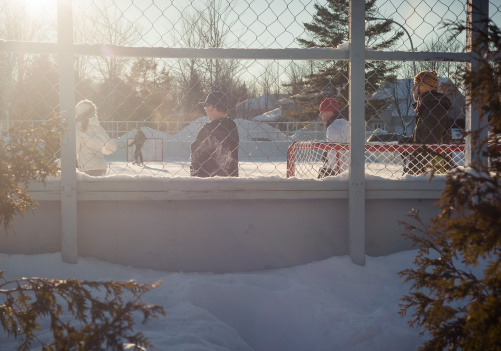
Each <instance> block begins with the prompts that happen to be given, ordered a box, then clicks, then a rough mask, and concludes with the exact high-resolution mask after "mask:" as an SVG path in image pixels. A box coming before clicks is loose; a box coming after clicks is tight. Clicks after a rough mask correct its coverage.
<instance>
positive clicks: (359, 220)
mask: <svg viewBox="0 0 501 351" xmlns="http://www.w3.org/2000/svg"><path fill="white" fill-rule="evenodd" d="M349 59H350V61H349V63H350V65H349V66H350V68H349V71H350V73H349V82H350V99H349V100H350V101H349V107H350V124H351V128H350V134H351V135H350V180H349V182H350V183H349V195H348V203H349V205H348V206H349V208H348V210H349V237H350V241H349V243H350V255H351V260H352V261H353V263H356V264H358V265H362V266H363V265H365V1H364V0H351V1H350V53H349Z"/></svg>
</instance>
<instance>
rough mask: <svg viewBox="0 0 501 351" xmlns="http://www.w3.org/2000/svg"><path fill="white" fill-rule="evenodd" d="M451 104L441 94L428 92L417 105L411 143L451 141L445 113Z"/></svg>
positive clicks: (447, 118) (449, 124)
mask: <svg viewBox="0 0 501 351" xmlns="http://www.w3.org/2000/svg"><path fill="white" fill-rule="evenodd" d="M451 107H452V103H451V101H450V100H449V98H447V97H446V96H444V95H443V94H441V93H439V92H437V91H430V92H428V93H426V94H424V95H423V96H422V97H421V101H420V102H419V103H417V110H416V126H415V127H414V132H413V134H412V141H413V142H414V143H417V144H439V143H448V142H450V139H451V131H450V127H451V122H450V120H449V116H448V114H447V112H448V111H449V110H450V109H451Z"/></svg>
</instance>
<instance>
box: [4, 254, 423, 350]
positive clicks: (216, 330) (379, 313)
mask: <svg viewBox="0 0 501 351" xmlns="http://www.w3.org/2000/svg"><path fill="white" fill-rule="evenodd" d="M415 254H416V251H406V252H401V253H398V254H394V255H390V256H386V257H367V261H366V265H365V266H364V267H360V266H357V265H355V264H353V263H352V262H351V259H350V258H349V257H347V256H342V257H332V258H330V259H327V260H325V261H321V262H313V263H310V264H307V265H303V266H298V267H294V268H287V269H277V270H269V271H262V272H253V273H233V274H210V273H209V274H198V273H190V274H183V273H168V272H161V271H154V270H149V269H134V268H130V267H125V266H120V265H116V264H110V263H106V262H103V261H98V260H96V259H92V258H82V257H81V258H80V259H79V262H78V263H77V264H74V265H72V264H65V263H62V261H61V254H60V253H55V254H45V255H32V256H25V255H7V254H0V262H1V267H2V270H5V278H6V279H7V280H11V279H15V278H20V277H24V276H26V277H32V276H38V277H47V278H55V279H66V278H76V279H81V280H93V281H95V280H98V281H103V280H120V281H126V280H130V279H134V280H136V281H137V282H138V283H148V284H151V283H153V282H155V281H158V280H161V281H162V282H163V283H162V285H160V286H159V287H158V288H156V289H154V290H152V291H151V292H149V293H147V294H146V295H144V301H145V302H146V303H148V304H160V305H162V306H164V308H165V311H166V313H167V316H166V317H165V318H160V319H158V320H153V321H152V322H150V323H148V324H146V325H142V324H141V323H140V321H138V322H137V324H136V330H137V331H142V332H143V333H144V334H145V335H146V337H148V338H149V339H150V341H152V342H153V344H154V345H155V350H160V351H162V350H173V351H182V350H184V351H185V350H198V351H204V350H205V351H215V350H221V351H222V350H232V351H251V350H256V351H258V350H259V351H274V350H287V351H305V350H315V351H332V350H358V351H374V350H416V349H417V348H418V347H419V346H420V345H421V343H422V341H423V340H422V339H421V338H419V336H418V332H419V330H416V329H409V327H408V325H407V322H408V320H409V317H405V318H402V317H400V316H399V315H398V311H399V307H398V304H399V302H400V299H401V298H402V297H403V296H404V295H405V294H406V293H408V288H409V285H408V284H404V283H403V282H402V279H401V278H399V277H398V275H397V274H396V273H397V272H398V271H400V270H403V269H405V268H409V267H411V266H412V260H413V259H414V256H415ZM47 328H48V324H46V325H44V329H47ZM41 337H42V339H43V337H44V335H43V334H42V335H41ZM0 345H2V347H1V348H2V350H3V349H5V350H14V349H15V345H16V344H15V342H14V341H13V339H11V338H8V337H7V335H6V334H5V333H4V332H3V331H0Z"/></svg>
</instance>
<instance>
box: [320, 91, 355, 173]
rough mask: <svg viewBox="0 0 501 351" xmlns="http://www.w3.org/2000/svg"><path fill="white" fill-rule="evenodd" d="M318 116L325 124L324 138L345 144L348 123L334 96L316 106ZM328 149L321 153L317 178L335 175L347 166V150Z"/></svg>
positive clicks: (347, 139) (347, 137) (348, 127)
mask: <svg viewBox="0 0 501 351" xmlns="http://www.w3.org/2000/svg"><path fill="white" fill-rule="evenodd" d="M318 110H319V116H320V118H321V119H322V121H324V122H325V125H326V126H327V133H326V139H327V141H328V142H331V143H343V144H347V143H348V142H349V140H350V125H349V123H348V121H347V120H346V119H344V118H342V117H341V114H340V113H339V104H338V102H337V100H336V99H334V98H326V99H325V100H324V101H322V103H321V104H320V106H319V107H318ZM344 148H346V149H345V150H341V151H339V150H330V151H328V152H326V153H324V155H323V159H324V165H323V166H322V168H320V171H319V173H318V178H319V179H321V178H324V177H327V176H333V175H337V174H339V173H341V172H344V171H346V170H348V168H349V151H347V145H346V146H344Z"/></svg>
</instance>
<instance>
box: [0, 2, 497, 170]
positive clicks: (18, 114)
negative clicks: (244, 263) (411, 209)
mask: <svg viewBox="0 0 501 351" xmlns="http://www.w3.org/2000/svg"><path fill="white" fill-rule="evenodd" d="M489 4H490V5H489V16H490V18H491V19H492V20H494V21H495V22H496V23H500V22H501V4H498V3H497V1H494V0H491V1H490V3H489ZM72 5H73V12H74V16H73V17H74V18H73V21H74V25H73V31H74V33H73V34H74V35H73V36H74V42H75V44H89V45H93V44H108V45H113V46H117V47H130V48H145V49H147V48H155V47H167V48H200V49H210V48H226V49H270V48H274V49H291V48H310V47H337V48H346V46H345V43H346V42H347V40H348V25H347V15H348V5H349V2H348V1H346V0H329V1H321V2H311V1H301V0H295V1H281V0H274V1H271V0H246V1H236V0H200V1H186V2H182V1H173V0H172V1H154V0H143V1H124V0H104V1H97V0H78V1H77V0H75V1H73V2H72ZM466 10H467V9H466V2H465V1H464V0H447V1H440V2H430V1H424V0H423V1H402V0H398V1H397V0H382V1H377V2H375V3H374V5H373V6H371V7H370V8H369V9H368V10H367V21H366V22H367V23H366V44H367V48H368V49H377V50H389V51H393V50H394V51H411V50H414V51H433V52H462V51H464V50H465V42H466V39H465V37H464V36H461V35H460V36H457V37H451V36H450V32H449V31H448V30H447V28H446V27H444V26H442V25H441V23H444V22H447V21H451V22H457V21H465V20H466ZM325 11H327V15H326V17H323V15H324V12H325ZM0 18H1V21H0V39H2V40H5V41H15V42H37V43H56V42H57V25H56V24H57V1H56V0H39V1H30V0H0ZM110 50H111V49H110V46H103V47H102V51H101V52H100V55H97V56H96V55H94V54H79V55H75V56H74V63H75V96H76V101H77V102H78V101H80V100H84V99H88V100H91V101H92V102H93V103H94V104H95V105H96V106H97V117H98V120H99V121H98V124H99V126H100V127H101V128H102V129H103V130H104V131H105V132H106V134H107V135H108V136H109V138H110V139H111V140H112V141H113V142H114V144H115V146H116V149H115V150H114V151H113V152H111V153H109V154H107V153H106V152H103V150H102V148H101V151H100V152H101V153H102V154H103V156H102V157H103V158H104V159H105V160H106V163H107V168H106V174H108V175H121V174H130V175H134V174H147V175H153V176H169V177H171V176H172V177H177V176H189V175H190V164H191V162H190V153H191V149H190V147H191V144H192V142H193V141H194V140H195V139H196V137H197V134H198V132H199V131H200V130H201V129H202V128H203V126H204V125H206V124H207V123H208V117H207V115H206V113H205V112H204V110H203V108H202V106H200V105H198V103H199V102H200V101H204V100H205V98H206V96H207V94H208V93H210V92H211V91H215V90H220V91H224V92H225V93H226V95H227V96H228V99H229V103H228V104H229V116H230V117H231V118H232V119H233V120H234V121H235V123H236V125H237V128H238V133H239V137H240V145H239V176H240V177H258V176H279V177H286V176H287V175H288V174H289V176H290V170H291V167H292V166H291V165H290V154H291V150H296V148H297V147H298V145H302V146H303V147H299V148H298V149H297V150H303V149H304V150H308V152H309V153H314V154H315V155H308V156H305V158H306V160H308V161H307V162H309V163H311V165H310V168H311V169H313V170H314V171H312V174H310V175H309V176H307V177H309V178H317V177H318V169H319V167H320V168H321V167H322V162H323V161H322V157H324V158H325V155H323V154H324V153H325V151H327V152H331V151H333V150H332V148H334V149H336V148H338V146H333V145H332V144H330V143H329V142H328V140H326V127H325V125H324V123H323V122H322V121H321V120H320V119H319V118H318V106H319V104H320V102H321V101H322V100H323V99H324V98H326V97H335V98H336V99H337V100H338V102H339V110H340V116H341V117H342V118H346V119H348V120H349V118H350V116H349V112H348V104H349V101H348V86H349V85H348V83H349V79H348V62H347V61H343V60H294V57H290V59H283V58H282V59H280V60H263V59H255V60H249V59H230V58H213V57H209V56H207V57H194V58H156V57H146V56H145V57H120V56H114V55H113V51H110ZM200 56H203V55H200ZM463 66H464V63H461V62H454V61H441V62H432V61H421V62H420V61H416V62H412V61H391V62H388V61H367V63H366V89H365V90H366V91H365V93H366V97H367V98H366V116H365V120H366V139H367V145H366V172H367V173H368V174H374V175H379V176H383V177H387V178H395V179H396V178H399V177H401V176H402V174H403V172H404V168H406V167H408V164H409V162H410V158H412V157H413V155H414V156H415V154H413V152H414V149H415V148H416V147H417V146H415V145H413V144H409V143H405V142H404V143H402V140H404V141H405V139H404V138H405V137H410V136H411V135H412V134H413V130H414V127H415V121H416V112H415V111H414V108H413V106H412V103H413V102H414V98H413V95H412V92H411V89H412V86H413V79H412V78H413V77H414V75H415V73H416V72H419V71H422V70H430V71H436V72H437V74H438V77H439V78H440V88H439V90H441V91H443V92H444V93H446V94H447V95H448V96H449V98H450V100H451V102H452V107H451V109H450V110H449V111H448V112H447V117H446V118H447V119H448V122H450V127H449V131H448V132H449V133H450V136H451V140H450V141H449V142H450V144H447V145H444V144H437V143H435V142H432V143H425V144H426V145H430V146H429V147H428V148H429V149H430V150H437V149H438V150H439V151H440V153H441V154H442V159H439V156H437V155H435V156H434V157H435V158H436V159H435V160H433V157H431V158H430V157H425V159H426V160H427V161H426V162H425V163H426V164H425V165H424V166H423V167H424V168H426V167H430V164H435V165H440V164H443V163H444V162H446V161H444V159H443V155H447V157H446V158H447V160H449V158H450V161H452V163H453V166H463V165H464V151H463V146H462V145H463V142H464V141H463V140H462V134H461V132H462V131H463V130H464V118H465V117H464V105H465V99H464V96H465V90H464V87H462V86H461V85H460V84H459V83H458V80H457V76H458V72H459V71H460V69H462V68H463ZM0 70H1V72H0V73H1V74H0V76H1V77H2V78H1V81H0V84H1V86H0V89H1V90H0V91H1V92H2V94H1V96H0V111H1V117H0V130H1V133H2V135H6V134H7V130H8V128H9V126H11V125H12V124H13V123H16V121H29V122H31V123H32V124H33V125H36V124H37V123H39V121H42V120H45V119H47V118H49V117H50V116H52V115H54V114H58V111H59V70H58V56H57V54H56V53H52V54H32V53H23V52H12V51H2V52H0ZM138 130H141V131H143V132H144V134H145V137H146V140H145V142H144V144H143V146H142V148H141V150H142V154H143V157H144V162H143V163H140V162H134V163H133V160H134V159H135V158H134V153H135V148H136V147H137V146H135V145H131V146H130V144H131V140H134V137H135V136H136V134H137V131H138ZM399 141H400V142H401V144H398V143H399ZM291 145H295V146H291ZM308 145H314V146H315V148H317V147H318V150H316V149H315V148H310V147H309V146H308ZM291 147H292V149H291ZM339 147H341V148H344V147H345V146H344V145H341V146H339ZM159 148H161V150H159ZM314 150H315V151H314ZM105 151H106V150H105ZM288 151H289V156H288ZM345 151H346V152H348V151H347V150H345ZM317 154H318V155H317ZM98 157H101V156H98ZM302 157H303V156H299V155H296V156H295V162H297V163H298V164H297V165H295V166H294V167H295V169H296V174H295V176H298V174H299V173H298V169H299V168H300V166H299V162H300V161H299V160H300V159H301V158H302ZM57 158H59V150H58V149H57V147H55V150H54V159H57ZM343 162H349V160H347V161H343ZM422 162H424V161H422ZM447 162H449V161H447ZM288 163H289V164H288ZM446 168H447V167H446ZM288 172H289V173H288Z"/></svg>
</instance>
